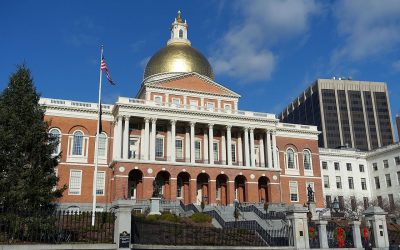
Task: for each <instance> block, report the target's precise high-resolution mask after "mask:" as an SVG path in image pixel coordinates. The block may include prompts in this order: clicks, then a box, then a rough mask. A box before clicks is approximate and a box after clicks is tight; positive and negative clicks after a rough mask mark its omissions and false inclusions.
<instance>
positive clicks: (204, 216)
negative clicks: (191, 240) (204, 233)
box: [190, 213, 212, 223]
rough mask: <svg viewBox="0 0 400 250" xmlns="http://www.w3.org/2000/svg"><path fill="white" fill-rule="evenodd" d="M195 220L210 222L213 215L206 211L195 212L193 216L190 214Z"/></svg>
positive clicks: (197, 221)
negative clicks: (205, 212)
mask: <svg viewBox="0 0 400 250" xmlns="http://www.w3.org/2000/svg"><path fill="white" fill-rule="evenodd" d="M190 218H191V219H192V221H193V222H196V223H203V222H208V223H210V222H211V220H212V217H211V216H210V215H208V214H204V213H194V214H193V215H192V216H190Z"/></svg>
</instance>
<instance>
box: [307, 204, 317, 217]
mask: <svg viewBox="0 0 400 250" xmlns="http://www.w3.org/2000/svg"><path fill="white" fill-rule="evenodd" d="M307 205H308V210H309V211H310V212H311V215H312V217H311V220H318V214H317V212H316V205H315V202H313V201H309V202H307Z"/></svg>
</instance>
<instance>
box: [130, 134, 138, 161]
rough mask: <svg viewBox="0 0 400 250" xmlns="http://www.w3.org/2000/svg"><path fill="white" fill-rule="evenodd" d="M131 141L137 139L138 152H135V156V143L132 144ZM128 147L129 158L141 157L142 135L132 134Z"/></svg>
mask: <svg viewBox="0 0 400 250" xmlns="http://www.w3.org/2000/svg"><path fill="white" fill-rule="evenodd" d="M131 141H137V145H136V153H135V155H134V157H132V155H133V152H134V151H133V150H131V146H133V145H131ZM128 147H129V149H128V151H129V153H128V155H129V159H140V157H139V155H140V153H139V152H140V137H139V136H130V137H129V143H128Z"/></svg>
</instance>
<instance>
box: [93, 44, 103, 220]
mask: <svg viewBox="0 0 400 250" xmlns="http://www.w3.org/2000/svg"><path fill="white" fill-rule="evenodd" d="M102 59H103V45H101V52H100V67H99V69H100V73H99V75H100V77H99V101H98V105H97V109H98V116H97V133H96V144H95V145H96V147H95V153H94V155H95V159H94V173H93V204H92V226H94V222H95V219H96V186H97V185H96V184H97V167H98V164H99V133H100V122H101V121H100V112H101V107H100V105H101V76H102V71H101V60H102Z"/></svg>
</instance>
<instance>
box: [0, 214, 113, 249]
mask: <svg viewBox="0 0 400 250" xmlns="http://www.w3.org/2000/svg"><path fill="white" fill-rule="evenodd" d="M114 221H115V216H114V213H111V212H97V213H96V220H95V225H94V226H92V225H91V223H92V212H69V211H51V212H48V211H43V210H40V211H10V210H4V209H0V243H3V244H20V243H49V244H57V243H67V242H69V243H78V242H79V243H112V242H113V235H114Z"/></svg>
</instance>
